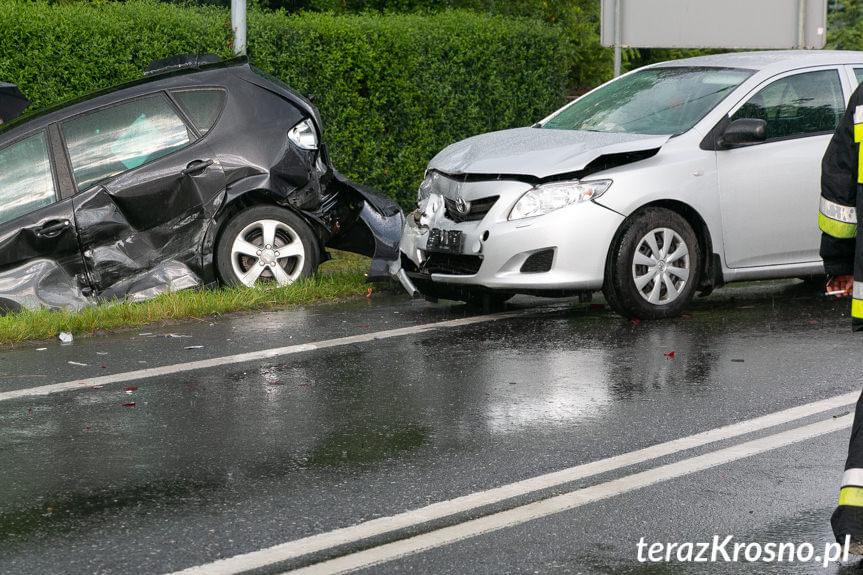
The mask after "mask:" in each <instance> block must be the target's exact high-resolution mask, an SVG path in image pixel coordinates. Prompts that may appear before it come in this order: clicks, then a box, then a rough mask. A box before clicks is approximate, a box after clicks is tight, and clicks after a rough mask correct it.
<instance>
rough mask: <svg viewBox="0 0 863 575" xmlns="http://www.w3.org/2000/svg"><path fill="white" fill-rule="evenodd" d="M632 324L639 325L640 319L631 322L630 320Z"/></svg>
mask: <svg viewBox="0 0 863 575" xmlns="http://www.w3.org/2000/svg"><path fill="white" fill-rule="evenodd" d="M632 323H633V325H638V324H640V323H641V320H640V319H638V318H635V319H633V320H632Z"/></svg>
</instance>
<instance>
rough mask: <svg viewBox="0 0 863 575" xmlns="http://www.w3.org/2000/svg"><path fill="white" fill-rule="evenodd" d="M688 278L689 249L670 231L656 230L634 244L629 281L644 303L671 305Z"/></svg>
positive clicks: (667, 229)
mask: <svg viewBox="0 0 863 575" xmlns="http://www.w3.org/2000/svg"><path fill="white" fill-rule="evenodd" d="M691 276H692V269H691V266H690V261H689V248H688V247H687V245H686V242H685V241H684V240H683V238H682V237H680V235H679V234H678V233H677V232H675V231H674V230H672V229H670V228H656V229H653V230H650V231H649V232H647V234H645V235H644V237H643V238H641V239H640V240H639V241H638V246H637V247H636V249H635V255H634V256H633V258H632V281H633V282H634V283H635V289H636V290H637V291H638V293H639V294H640V295H641V297H642V298H644V299H645V301H647V302H649V303H651V304H653V305H665V304H668V303H671V302H673V301H674V300H676V299H677V298H678V297H680V293H681V292H682V291H683V289H684V287H686V283H687V282H688V281H689V278H690V277H691Z"/></svg>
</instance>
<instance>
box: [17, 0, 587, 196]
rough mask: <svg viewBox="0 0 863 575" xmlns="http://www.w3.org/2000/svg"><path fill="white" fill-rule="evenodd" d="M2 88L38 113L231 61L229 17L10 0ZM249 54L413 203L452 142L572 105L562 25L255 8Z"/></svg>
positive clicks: (346, 153) (347, 165)
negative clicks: (147, 73)
mask: <svg viewBox="0 0 863 575" xmlns="http://www.w3.org/2000/svg"><path fill="white" fill-rule="evenodd" d="M0 22H3V23H4V26H3V33H2V35H0V80H4V81H9V82H15V83H18V84H19V85H20V86H21V88H22V90H23V91H24V93H25V94H27V95H28V97H30V99H31V100H32V101H33V102H34V105H35V106H36V107H43V106H46V105H49V104H52V103H56V102H58V101H61V100H64V99H67V98H69V97H73V96H76V95H81V94H84V93H87V92H90V91H92V90H95V89H97V88H101V87H106V86H110V85H112V84H115V83H117V82H120V81H123V80H128V79H133V78H136V77H138V76H139V75H140V73H141V72H142V71H143V69H144V68H145V67H146V65H147V63H148V62H149V61H150V60H153V59H157V58H163V57H167V56H171V55H174V54H177V53H184V52H186V53H188V52H195V51H198V50H200V51H202V52H215V53H218V54H220V55H222V56H225V57H227V56H230V53H231V48H230V24H229V13H228V12H227V11H225V10H223V9H219V8H212V7H209V8H207V7H197V8H191V7H179V6H176V5H172V4H160V3H156V2H152V1H149V0H133V1H130V2H125V3H119V2H105V3H101V2H99V3H72V4H59V5H57V4H54V5H51V4H46V3H43V2H22V1H10V0H0ZM248 37H249V46H248V51H249V57H250V60H251V61H252V63H253V64H254V65H256V66H258V67H259V68H261V69H263V70H266V71H267V72H270V73H272V74H273V75H275V76H278V77H279V78H281V79H283V80H284V81H286V82H287V83H289V84H291V85H292V86H294V87H295V88H296V89H298V90H299V91H301V92H304V93H306V94H314V96H315V100H314V101H315V104H316V105H317V106H318V107H319V108H320V110H321V114H322V116H323V119H324V128H325V137H326V139H327V141H328V142H329V144H330V150H331V152H332V156H333V161H334V163H335V165H336V167H337V168H338V169H339V170H340V171H342V172H343V173H344V174H345V175H347V176H349V177H351V178H353V179H356V180H357V181H360V182H363V183H367V184H369V185H372V186H375V187H377V188H379V189H381V190H383V191H384V192H386V193H388V194H390V195H391V196H392V197H394V198H396V199H397V200H399V201H400V202H401V203H402V204H403V205H405V206H408V205H410V204H411V203H412V202H413V199H414V197H415V190H416V187H417V185H418V183H419V180H420V179H421V177H422V172H423V169H424V167H425V165H426V163H427V162H428V161H429V159H431V157H432V156H433V155H434V154H435V153H437V152H438V151H439V150H440V149H442V148H443V147H444V146H446V145H447V144H450V143H452V142H454V141H457V140H460V139H462V138H465V137H467V136H470V135H474V134H477V133H481V132H487V131H490V130H497V129H503V128H510V127H514V126H523V125H528V124H531V123H532V122H535V121H537V120H539V119H541V118H542V117H544V116H545V115H546V114H548V113H549V112H551V111H552V110H554V109H555V108H556V107H558V106H559V105H561V104H562V103H563V97H562V95H563V93H564V90H565V88H566V82H567V79H568V74H569V72H570V64H571V62H573V61H574V58H575V49H574V47H573V43H572V42H571V41H570V40H569V39H568V36H567V35H566V33H565V31H564V28H563V27H560V26H552V25H548V24H544V23H542V22H539V21H536V20H530V19H521V18H505V17H500V16H488V15H481V14H476V13H472V12H466V11H450V12H443V13H440V14H433V15H413V14H409V15H386V16H384V15H380V14H372V13H369V14H361V15H333V14H320V13H304V14H293V15H288V14H285V13H282V12H276V13H274V12H268V11H258V10H252V11H251V12H250V14H249V30H248Z"/></svg>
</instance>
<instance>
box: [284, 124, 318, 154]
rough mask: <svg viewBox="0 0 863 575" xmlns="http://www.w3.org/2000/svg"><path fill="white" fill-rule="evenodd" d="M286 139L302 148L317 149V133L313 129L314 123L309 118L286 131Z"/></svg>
mask: <svg viewBox="0 0 863 575" xmlns="http://www.w3.org/2000/svg"><path fill="white" fill-rule="evenodd" d="M288 139H290V140H291V141H292V142H293V143H294V144H296V146H297V147H298V148H300V149H302V150H317V149H318V133H317V132H316V131H315V125H314V124H313V123H312V120H311V118H307V119H305V120H303V121H302V122H300V123H298V124H297V125H296V126H294V127H293V128H291V130H290V131H289V132H288Z"/></svg>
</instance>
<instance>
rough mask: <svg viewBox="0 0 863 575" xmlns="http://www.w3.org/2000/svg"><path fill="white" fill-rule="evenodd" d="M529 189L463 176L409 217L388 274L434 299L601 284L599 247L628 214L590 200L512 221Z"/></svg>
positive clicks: (558, 291)
mask: <svg viewBox="0 0 863 575" xmlns="http://www.w3.org/2000/svg"><path fill="white" fill-rule="evenodd" d="M530 188H531V184H529V183H525V182H521V181H505V180H499V181H498V180H495V181H466V182H465V181H463V182H461V183H460V184H459V185H457V186H453V188H452V189H453V190H457V193H446V192H449V190H446V192H445V193H431V194H430V196H429V197H428V199H426V200H424V201H422V202H421V204H420V208H418V209H417V210H415V211H414V212H412V213H411V214H409V215H408V216H407V218H406V221H405V225H404V229H403V232H402V238H401V241H400V243H399V251H400V260H399V261H398V262H394V263H393V264H392V265H391V267H390V275H391V276H392V277H393V278H394V279H396V280H397V281H399V282H400V283H401V284H402V286H403V287H404V288H405V289H406V290H407V291H408V293H411V294H412V295H416V294H417V293H420V292H421V293H423V294H425V295H426V296H429V297H438V296H440V297H447V296H452V295H453V294H454V295H455V296H459V295H461V296H463V297H464V296H466V294H468V293H470V292H471V291H476V290H479V291H491V292H499V293H504V294H515V293H528V294H537V295H549V296H559V295H570V294H575V293H580V292H592V291H596V290H598V289H600V288H601V287H602V282H603V276H604V268H605V260H606V255H607V254H606V252H605V249H603V248H602V247H599V248H598V247H597V246H607V245H610V244H611V243H612V239H613V236H614V233H615V231H616V230H617V229H618V227H619V225H620V224H621V223H622V222H623V219H624V218H623V216H622V215H620V214H618V213H616V212H614V211H612V210H609V209H607V208H604V207H602V206H600V205H597V204H595V203H593V202H590V201H586V202H581V203H578V204H573V205H570V206H567V207H565V208H561V209H559V210H557V211H555V212H551V213H549V214H546V215H543V216H537V217H532V218H524V219H520V220H509V219H508V217H509V213H510V211H511V209H512V207H513V205H515V203H516V202H517V201H518V199H519V198H520V197H521V196H522V195H523V194H524V193H525V192H526V191H527V190H529V189H530ZM459 207H461V213H460V212H459ZM456 299H457V298H456Z"/></svg>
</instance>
